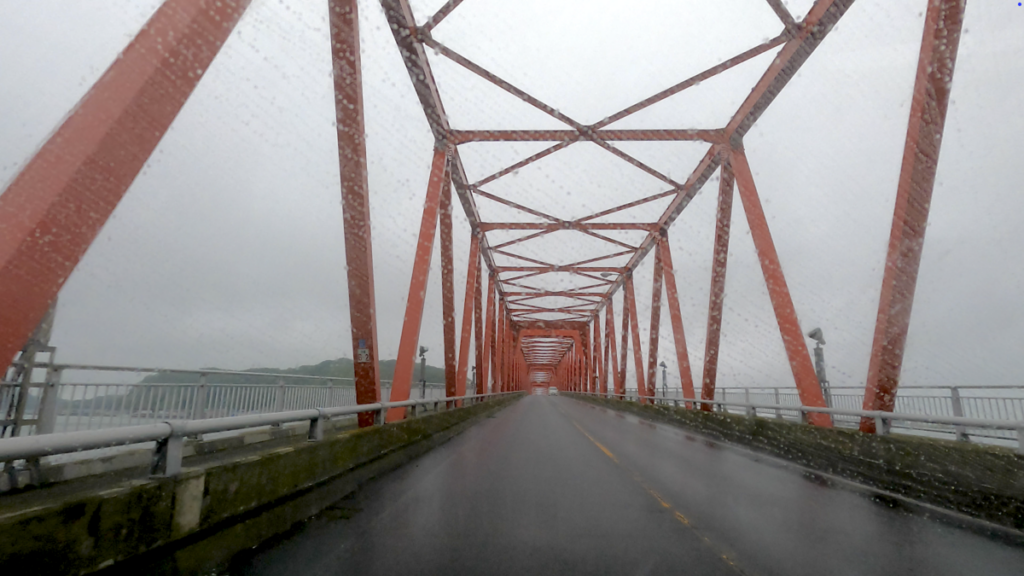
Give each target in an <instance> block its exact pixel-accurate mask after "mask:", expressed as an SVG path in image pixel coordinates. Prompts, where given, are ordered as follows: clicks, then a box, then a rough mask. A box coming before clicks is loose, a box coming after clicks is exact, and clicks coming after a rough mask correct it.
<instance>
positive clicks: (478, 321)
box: [473, 266, 487, 394]
mask: <svg viewBox="0 0 1024 576" xmlns="http://www.w3.org/2000/svg"><path fill="white" fill-rule="evenodd" d="M482 270H483V266H477V268H476V304H475V306H474V312H473V316H474V320H475V321H474V326H473V333H474V334H475V336H476V345H475V346H474V348H475V349H476V390H474V392H473V393H474V394H483V393H484V390H485V389H486V386H487V383H486V382H484V376H486V375H487V368H486V367H485V366H484V362H486V361H487V357H486V356H484V299H483V283H484V281H483V280H484V279H483V274H482V272H481V271H482Z"/></svg>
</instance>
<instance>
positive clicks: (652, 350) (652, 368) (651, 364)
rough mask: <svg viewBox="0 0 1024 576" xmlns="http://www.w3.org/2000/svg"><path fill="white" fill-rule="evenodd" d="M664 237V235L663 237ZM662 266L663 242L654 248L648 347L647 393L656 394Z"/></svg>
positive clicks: (649, 394) (652, 395) (651, 395)
mask: <svg viewBox="0 0 1024 576" xmlns="http://www.w3.org/2000/svg"><path fill="white" fill-rule="evenodd" d="M662 238H664V237H662ZM663 272H664V271H663V270H662V267H661V243H660V242H659V243H658V246H656V247H655V250H654V281H653V282H652V283H651V333H650V335H649V339H648V342H649V343H648V348H647V395H648V396H649V397H651V398H653V397H654V396H655V393H656V391H657V388H658V387H657V382H658V344H659V336H660V335H661V334H660V331H661V290H662V278H663V276H664V274H663Z"/></svg>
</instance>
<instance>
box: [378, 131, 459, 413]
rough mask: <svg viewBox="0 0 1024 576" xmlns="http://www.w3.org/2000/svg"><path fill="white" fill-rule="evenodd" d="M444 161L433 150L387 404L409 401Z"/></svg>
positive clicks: (439, 150) (445, 175) (444, 175)
mask: <svg viewBox="0 0 1024 576" xmlns="http://www.w3.org/2000/svg"><path fill="white" fill-rule="evenodd" d="M447 162H448V158H447V155H446V154H445V150H444V149H443V148H435V149H434V161H433V163H432V164H431V167H430V179H429V180H428V182H427V198H426V200H425V201H424V203H423V215H422V217H421V219H420V235H419V239H418V240H417V242H416V257H415V259H414V260H413V263H412V279H411V280H409V297H408V298H407V299H406V305H405V319H404V321H403V322H402V337H401V340H399V342H398V358H397V359H396V360H395V374H394V376H393V377H392V380H391V396H390V398H389V401H390V402H402V401H405V400H408V399H409V392H410V389H411V387H412V372H413V368H414V367H415V365H416V349H417V346H418V345H419V340H420V327H421V325H422V324H423V304H424V301H425V300H426V297H427V278H428V277H429V276H430V259H431V257H432V255H433V253H434V236H435V235H436V231H437V213H438V207H439V205H440V203H441V188H443V187H445V186H444V183H445V182H446V181H447V180H448V170H447ZM404 418H405V408H392V409H390V410H388V413H387V417H386V419H385V421H386V422H395V421H398V420H402V419H404Z"/></svg>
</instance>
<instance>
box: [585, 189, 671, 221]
mask: <svg viewBox="0 0 1024 576" xmlns="http://www.w3.org/2000/svg"><path fill="white" fill-rule="evenodd" d="M677 193H678V190H669V191H667V192H659V193H657V194H652V195H650V196H646V197H644V198H641V199H639V200H634V201H633V202H628V203H626V204H620V205H618V206H613V207H612V208H609V209H607V210H602V211H601V212H595V213H594V214H591V215H590V216H585V217H583V218H580V219H578V220H575V222H587V221H589V220H595V219H597V218H601V217H603V216H608V215H610V214H615V213H616V212H622V211H623V210H629V209H630V208H636V207H637V206H642V205H644V204H648V203H651V202H654V201H656V200H661V199H662V198H668V197H669V196H672V195H675V194H677Z"/></svg>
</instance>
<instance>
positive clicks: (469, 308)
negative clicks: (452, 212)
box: [449, 234, 480, 405]
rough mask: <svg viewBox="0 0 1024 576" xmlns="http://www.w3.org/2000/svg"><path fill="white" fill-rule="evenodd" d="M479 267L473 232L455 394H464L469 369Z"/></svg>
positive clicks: (477, 240) (477, 243) (477, 241)
mask: <svg viewBox="0 0 1024 576" xmlns="http://www.w3.org/2000/svg"><path fill="white" fill-rule="evenodd" d="M479 267H480V239H479V238H477V236H476V234H473V236H472V238H471V239H470V242H469V266H468V267H467V269H466V299H465V301H464V302H463V305H462V332H461V333H460V334H459V340H460V342H459V371H458V374H457V375H456V377H455V395H456V396H464V395H465V394H466V373H467V372H468V371H469V337H470V335H471V333H472V332H473V308H474V306H473V300H474V297H475V296H476V286H475V284H476V280H477V273H476V271H477V268H479ZM449 397H450V396H449ZM460 405H461V404H460Z"/></svg>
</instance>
